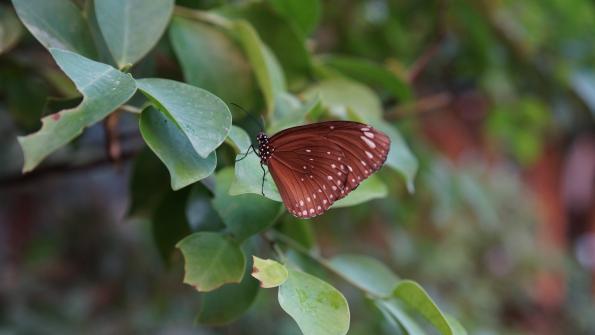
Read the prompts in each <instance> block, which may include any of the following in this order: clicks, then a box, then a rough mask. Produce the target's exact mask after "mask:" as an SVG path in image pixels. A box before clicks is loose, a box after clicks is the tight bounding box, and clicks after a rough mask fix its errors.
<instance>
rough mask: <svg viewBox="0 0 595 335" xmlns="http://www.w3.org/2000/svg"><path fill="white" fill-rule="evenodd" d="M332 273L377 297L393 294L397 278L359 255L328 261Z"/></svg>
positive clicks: (385, 268)
mask: <svg viewBox="0 0 595 335" xmlns="http://www.w3.org/2000/svg"><path fill="white" fill-rule="evenodd" d="M328 265H330V266H331V268H332V269H333V271H335V272H336V273H338V274H339V275H340V276H341V277H343V278H345V279H346V280H348V281H349V282H350V283H353V285H355V286H357V287H359V288H361V289H362V290H364V291H366V292H368V293H370V294H373V295H375V296H377V297H388V296H390V295H391V294H392V293H393V290H394V289H395V286H396V285H397V282H398V280H399V278H398V277H397V276H396V275H395V274H394V273H393V272H392V271H391V270H390V269H389V268H387V267H386V266H385V265H384V264H382V263H381V262H379V261H378V260H376V259H374V258H370V257H367V256H361V255H339V256H335V257H333V258H332V259H330V260H329V261H328Z"/></svg>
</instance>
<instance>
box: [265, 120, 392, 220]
mask: <svg viewBox="0 0 595 335" xmlns="http://www.w3.org/2000/svg"><path fill="white" fill-rule="evenodd" d="M257 140H258V150H255V151H256V154H257V155H258V157H259V158H260V164H261V166H262V165H266V166H267V167H268V170H269V172H270V174H271V176H272V177H273V180H274V182H275V184H276V185H277V189H278V190H279V193H280V194H281V199H282V200H283V203H284V204H285V207H286V208H287V210H288V211H289V213H291V214H292V215H293V216H295V217H298V218H302V219H305V218H311V217H314V216H317V215H320V214H322V213H324V212H326V211H327V210H328V209H329V207H331V205H332V204H333V203H334V202H335V201H337V200H339V199H341V198H344V197H345V196H347V194H349V193H350V192H351V191H353V190H354V189H355V188H356V187H358V186H359V184H360V183H361V182H362V181H363V180H365V179H366V178H367V177H369V176H370V175H372V174H373V173H374V172H376V171H377V170H378V169H380V167H382V165H383V164H384V162H385V161H386V157H387V155H388V151H389V149H390V139H389V137H388V136H386V135H385V134H384V133H382V132H380V131H378V130H376V129H374V128H373V127H371V126H369V125H366V124H362V123H359V122H351V121H328V122H318V123H313V124H308V125H304V126H298V127H292V128H288V129H285V130H282V131H280V132H278V133H276V134H275V135H273V136H271V137H270V138H269V137H268V136H267V135H266V134H265V133H264V132H260V133H259V134H258V136H257ZM263 170H264V168H263ZM263 178H264V177H263ZM263 180H264V179H263Z"/></svg>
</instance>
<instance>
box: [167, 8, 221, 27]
mask: <svg viewBox="0 0 595 335" xmlns="http://www.w3.org/2000/svg"><path fill="white" fill-rule="evenodd" d="M174 15H176V16H179V17H184V18H187V19H193V20H197V21H202V22H206V23H210V24H212V25H215V26H219V27H222V28H225V29H230V28H231V26H232V23H231V21H230V20H228V19H227V18H225V17H223V16H221V15H217V14H213V13H210V12H206V11H202V10H196V9H190V8H186V7H183V6H176V7H175V8H174Z"/></svg>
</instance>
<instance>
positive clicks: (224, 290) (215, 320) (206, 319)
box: [197, 267, 259, 325]
mask: <svg viewBox="0 0 595 335" xmlns="http://www.w3.org/2000/svg"><path fill="white" fill-rule="evenodd" d="M246 270H249V269H248V267H246ZM258 291H259V287H258V281H257V280H256V279H254V278H252V277H251V276H249V275H247V274H246V273H245V274H244V278H243V279H242V281H241V282H240V283H239V284H227V285H224V286H223V287H220V288H218V289H217V290H215V291H212V292H208V293H205V294H203V295H202V296H201V303H200V311H199V312H198V317H197V321H198V322H199V323H202V324H207V325H224V324H227V323H230V322H232V321H234V320H235V319H237V318H238V317H240V316H241V315H242V314H243V313H244V312H245V311H246V310H248V308H250V306H252V303H254V300H255V299H256V296H257V294H258Z"/></svg>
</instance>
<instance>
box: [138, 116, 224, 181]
mask: <svg viewBox="0 0 595 335" xmlns="http://www.w3.org/2000/svg"><path fill="white" fill-rule="evenodd" d="M139 127H140V132H141V135H142V136H143V139H144V140H145V142H146V143H147V145H148V146H149V148H151V150H153V152H154V153H155V154H156V155H157V157H159V159H161V161H162V162H163V163H164V164H165V166H167V169H168V170H169V174H170V177H171V188H172V189H174V190H179V189H181V188H182V187H185V186H188V185H190V184H192V183H195V182H197V181H199V180H201V179H203V178H206V177H208V176H209V175H210V174H211V173H213V171H215V166H216V165H217V154H216V153H215V151H213V152H211V154H210V155H209V156H208V157H207V158H203V157H200V155H199V154H198V153H196V151H194V148H193V147H192V144H191V143H190V141H189V140H188V138H187V137H186V136H185V135H184V133H182V131H181V130H180V129H179V128H178V127H176V125H175V124H174V123H173V122H172V120H171V119H169V118H168V117H167V115H165V114H163V113H160V112H159V111H158V110H157V109H155V108H154V107H152V106H151V107H148V108H146V109H145V110H144V111H143V112H142V114H141V117H140V120H139Z"/></svg>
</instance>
